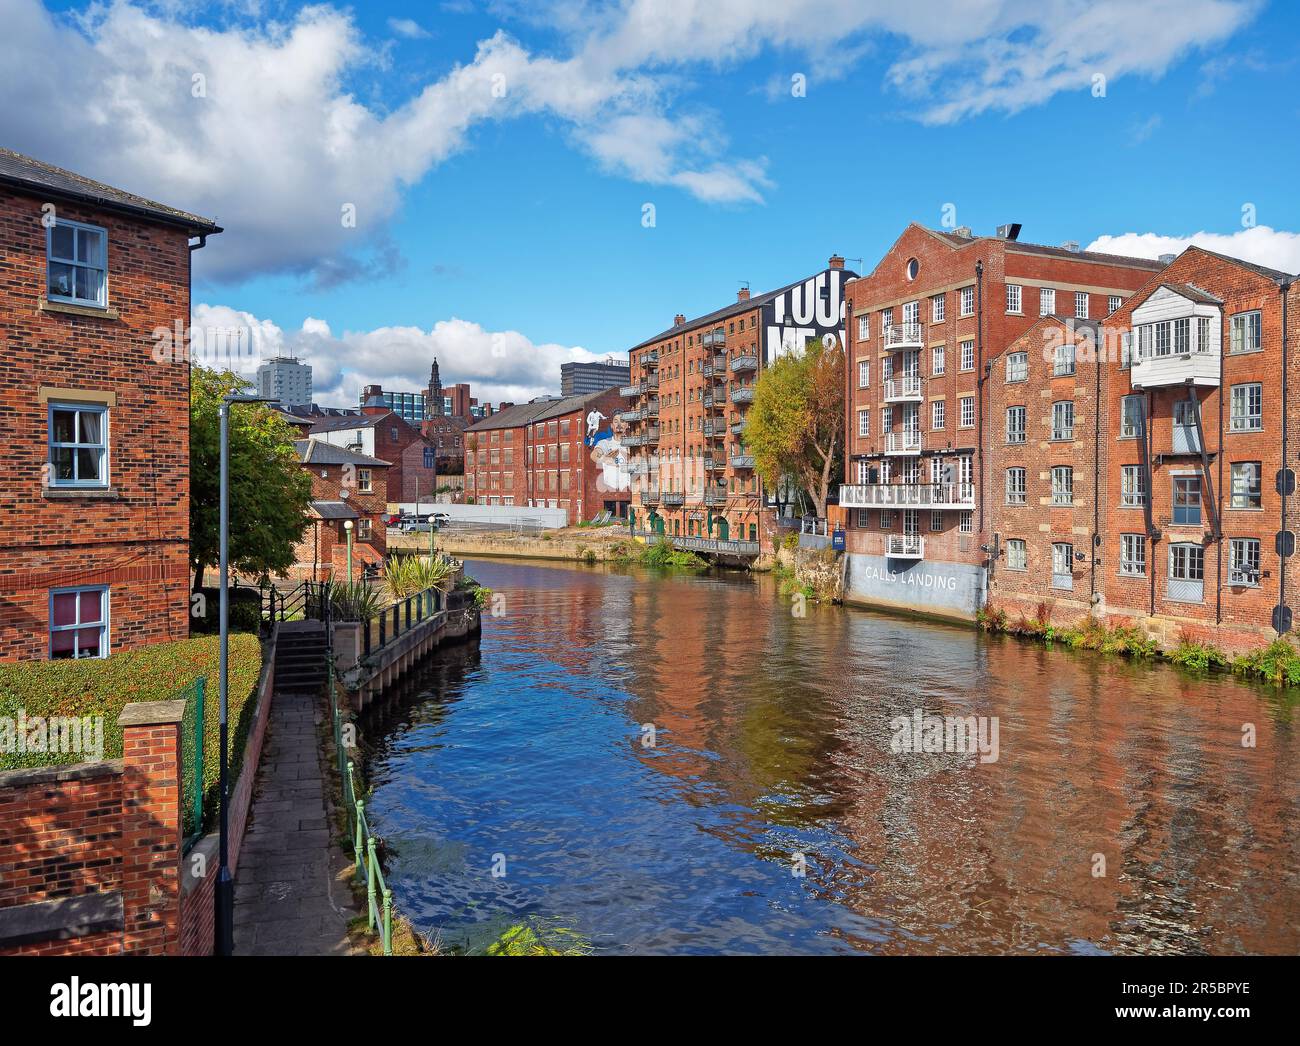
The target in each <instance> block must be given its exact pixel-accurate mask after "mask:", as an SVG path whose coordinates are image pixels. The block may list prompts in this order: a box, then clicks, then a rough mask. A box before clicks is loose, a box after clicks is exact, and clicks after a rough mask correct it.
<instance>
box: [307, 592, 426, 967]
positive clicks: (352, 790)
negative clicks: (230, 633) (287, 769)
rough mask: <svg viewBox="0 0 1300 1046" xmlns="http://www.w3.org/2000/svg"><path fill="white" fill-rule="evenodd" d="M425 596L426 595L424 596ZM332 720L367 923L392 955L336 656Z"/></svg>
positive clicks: (383, 888)
mask: <svg viewBox="0 0 1300 1046" xmlns="http://www.w3.org/2000/svg"><path fill="white" fill-rule="evenodd" d="M422 594H423V593H422ZM329 695H330V719H331V723H332V726H333V729H334V752H335V754H336V756H337V757H338V770H339V779H340V780H341V781H342V784H343V808H344V810H345V811H346V812H347V817H348V834H349V837H350V838H351V839H352V854H353V858H354V861H355V864H356V880H357V882H364V883H365V884H366V923H367V926H368V927H369V928H370V930H371V932H373V931H374V930H375V929H376V928H378V929H379V936H380V940H381V941H382V942H383V948H384V954H385V955H392V954H393V892H392V891H391V890H390V889H389V888H388V883H387V881H386V880H385V879H384V872H383V869H382V868H380V866H379V855H378V853H377V852H376V851H377V849H378V847H377V843H376V840H375V836H374V834H373V833H372V832H371V831H370V825H369V823H368V822H367V821H366V804H365V801H364V800H362V799H358V798H357V782H356V778H357V772H356V767H355V766H354V765H353V762H352V760H351V759H349V758H348V757H347V750H346V749H345V748H344V747H343V713H342V711H341V710H340V709H339V697H338V689H337V688H336V687H335V685H334V656H333V654H332V653H331V654H330V656H329Z"/></svg>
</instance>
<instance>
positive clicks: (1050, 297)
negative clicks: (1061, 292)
mask: <svg viewBox="0 0 1300 1046" xmlns="http://www.w3.org/2000/svg"><path fill="white" fill-rule="evenodd" d="M1055 311H1056V288H1054V287H1040V288H1038V315H1040V316H1050V315H1052V313H1054V312H1055Z"/></svg>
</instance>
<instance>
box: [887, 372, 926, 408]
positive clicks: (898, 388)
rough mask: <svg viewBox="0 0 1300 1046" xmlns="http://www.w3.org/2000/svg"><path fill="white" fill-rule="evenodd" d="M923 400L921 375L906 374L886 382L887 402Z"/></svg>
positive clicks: (916, 401)
mask: <svg viewBox="0 0 1300 1046" xmlns="http://www.w3.org/2000/svg"><path fill="white" fill-rule="evenodd" d="M920 401H921V375H919V374H904V375H903V376H902V377H901V378H890V379H889V380H888V381H886V382H885V402H886V403H909V402H915V403H919V402H920Z"/></svg>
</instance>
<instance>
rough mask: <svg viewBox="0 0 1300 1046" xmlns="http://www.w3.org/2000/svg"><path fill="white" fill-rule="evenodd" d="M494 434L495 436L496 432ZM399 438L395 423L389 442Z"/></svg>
mask: <svg viewBox="0 0 1300 1046" xmlns="http://www.w3.org/2000/svg"><path fill="white" fill-rule="evenodd" d="M492 435H493V436H495V435H496V433H495V432H494V433H493V434H492ZM398 438H399V436H398V432H397V426H396V425H394V426H393V427H392V428H390V429H389V430H388V439H389V442H391V443H396V442H397V440H398Z"/></svg>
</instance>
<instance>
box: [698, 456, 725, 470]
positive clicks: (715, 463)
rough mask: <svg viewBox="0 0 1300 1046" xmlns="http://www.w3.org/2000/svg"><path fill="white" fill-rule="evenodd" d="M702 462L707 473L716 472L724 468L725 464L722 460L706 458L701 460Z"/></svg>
mask: <svg viewBox="0 0 1300 1046" xmlns="http://www.w3.org/2000/svg"><path fill="white" fill-rule="evenodd" d="M700 460H701V461H702V462H703V463H704V471H705V472H715V471H717V470H718V469H720V468H722V464H723V463H722V459H721V458H708V457H706V458H701V459H700Z"/></svg>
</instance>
